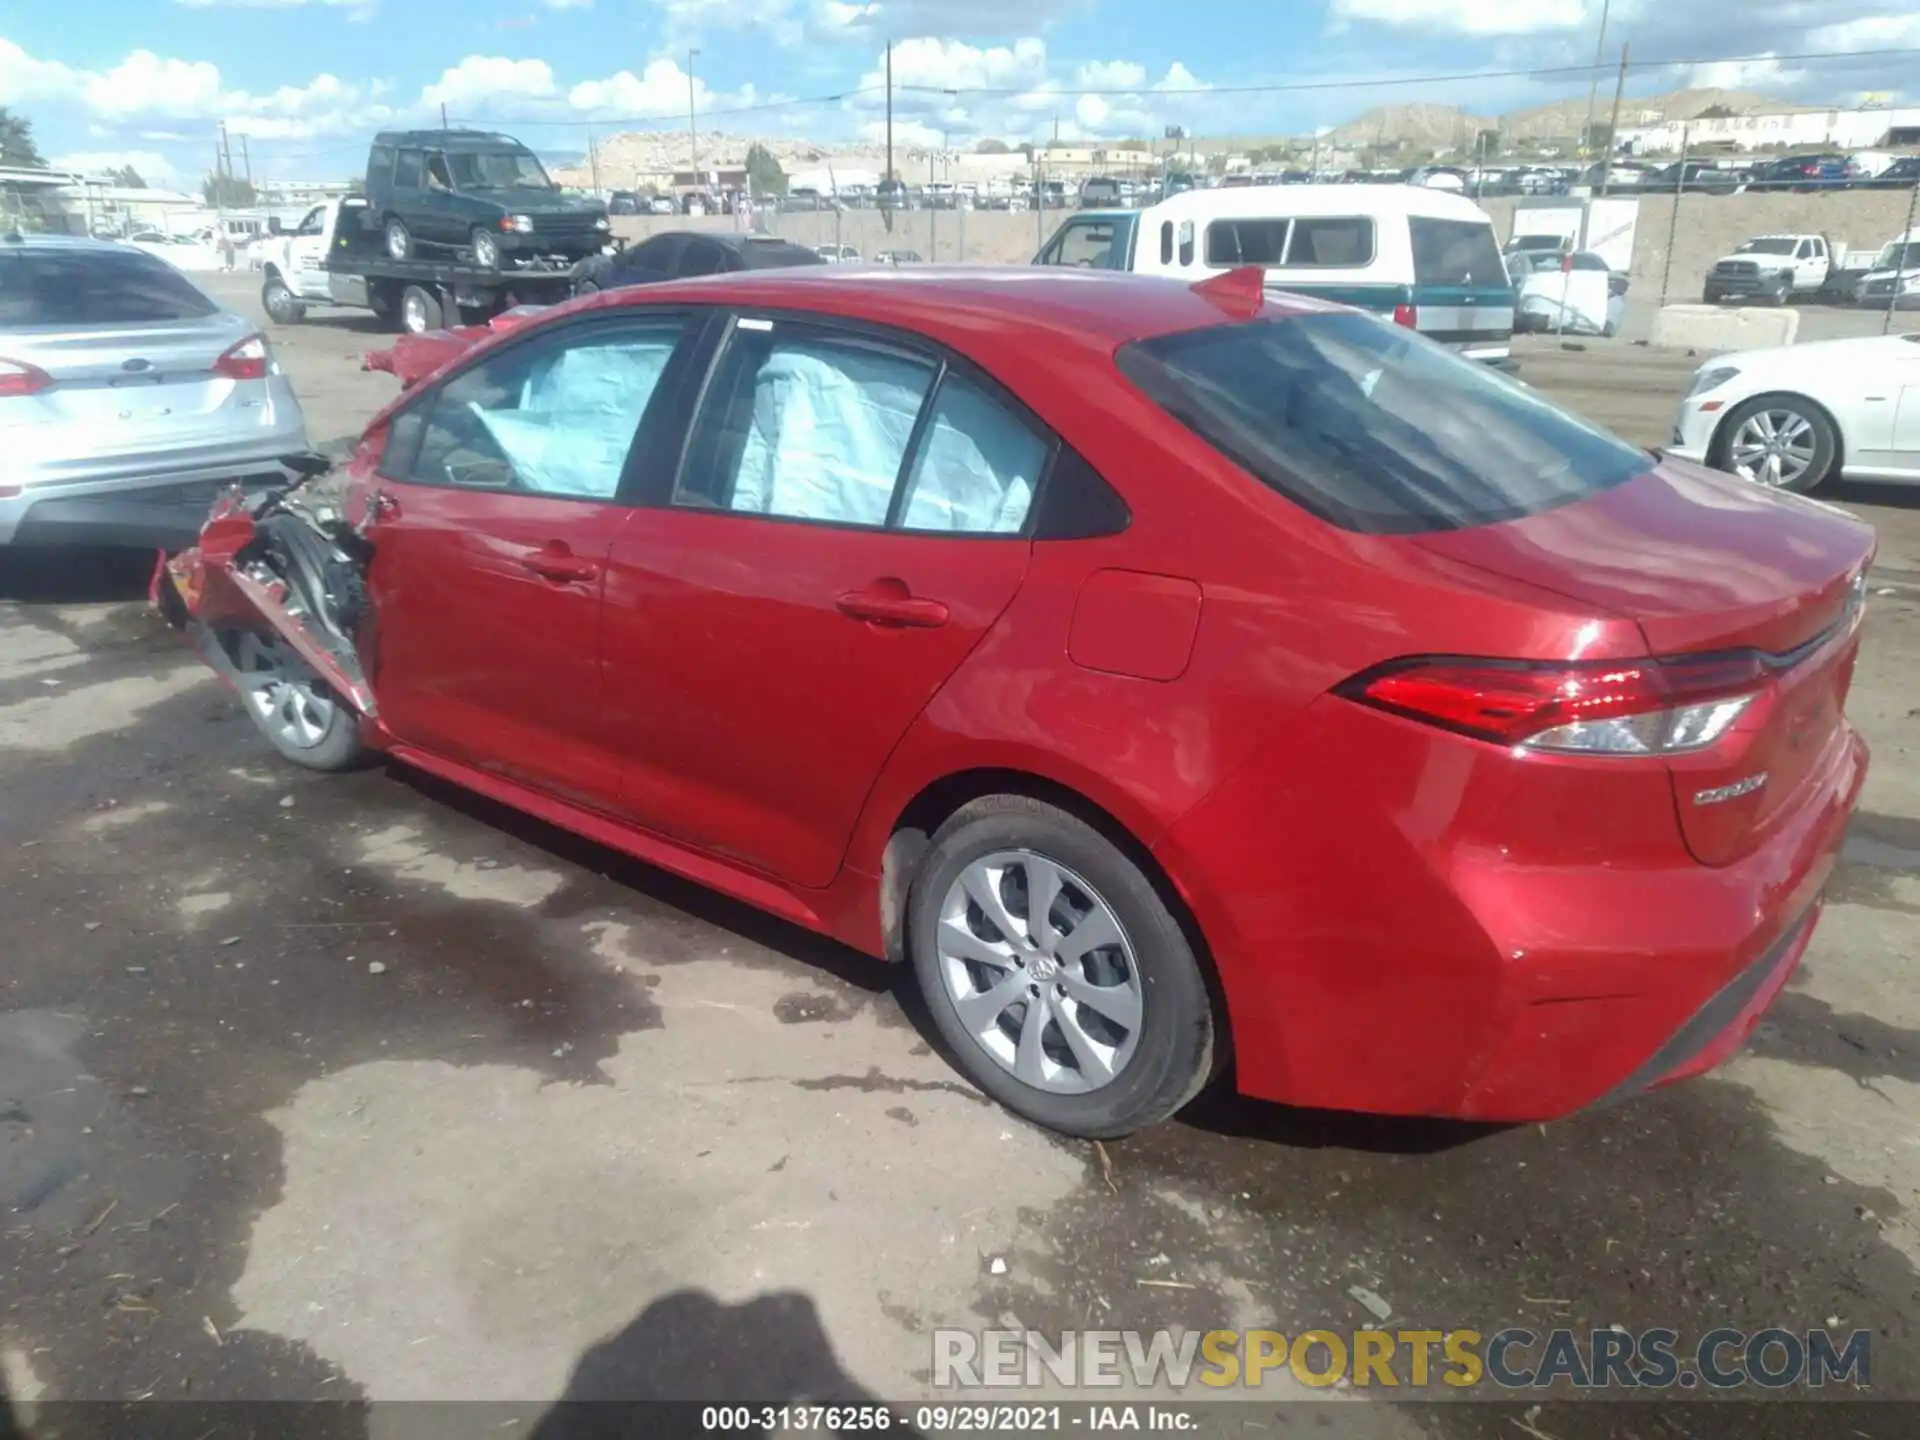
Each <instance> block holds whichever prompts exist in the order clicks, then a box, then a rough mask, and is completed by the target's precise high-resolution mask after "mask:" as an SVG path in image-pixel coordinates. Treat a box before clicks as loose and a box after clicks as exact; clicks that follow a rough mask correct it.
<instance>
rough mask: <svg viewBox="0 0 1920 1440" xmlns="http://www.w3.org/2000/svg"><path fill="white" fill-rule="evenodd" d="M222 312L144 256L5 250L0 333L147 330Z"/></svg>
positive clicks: (0, 257) (0, 264) (0, 269)
mask: <svg viewBox="0 0 1920 1440" xmlns="http://www.w3.org/2000/svg"><path fill="white" fill-rule="evenodd" d="M218 310H219V307H218V306H217V305H215V304H214V303H213V301H211V300H209V299H208V298H207V297H206V296H205V295H203V294H201V293H200V292H199V291H198V290H196V289H195V288H194V287H193V285H192V283H191V282H190V281H188V280H187V279H186V277H185V276H183V275H181V274H180V272H179V271H177V270H175V269H174V268H173V267H172V266H171V265H168V264H167V263H166V262H165V261H163V260H156V259H154V258H153V257H152V256H150V255H143V254H142V253H141V252H140V251H138V250H131V249H129V250H119V249H99V250H93V249H85V250H81V249H75V250H71V251H61V252H56V251H48V250H32V249H25V250H14V251H11V252H8V251H5V250H0V328H10V327H14V326H28V325H141V324H151V323H155V322H159V321H167V320H192V319H197V318H199V317H201V316H204V315H212V314H215V313H216V312H217V311H218Z"/></svg>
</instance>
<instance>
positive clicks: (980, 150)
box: [973, 140, 1013, 155]
mask: <svg viewBox="0 0 1920 1440" xmlns="http://www.w3.org/2000/svg"><path fill="white" fill-rule="evenodd" d="M973 153H974V154H976V155H1011V154H1012V153H1013V147H1012V146H1010V145H1009V144H1007V142H1006V141H1004V140H982V141H981V142H980V143H979V144H978V145H976V146H974V147H973Z"/></svg>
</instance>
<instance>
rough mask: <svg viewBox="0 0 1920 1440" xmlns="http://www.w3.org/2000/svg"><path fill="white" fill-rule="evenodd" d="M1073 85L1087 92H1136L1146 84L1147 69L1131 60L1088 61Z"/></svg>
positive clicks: (1081, 68)
mask: <svg viewBox="0 0 1920 1440" xmlns="http://www.w3.org/2000/svg"><path fill="white" fill-rule="evenodd" d="M1073 83H1074V84H1075V85H1079V86H1082V87H1084V88H1085V89H1088V90H1138V89H1140V88H1141V87H1142V86H1143V85H1145V84H1146V83H1147V67H1146V66H1144V65H1141V64H1137V63H1136V62H1134V61H1132V60H1089V61H1088V62H1087V63H1086V64H1084V65H1082V66H1081V67H1080V68H1079V70H1078V71H1076V72H1075V73H1074V77H1073Z"/></svg>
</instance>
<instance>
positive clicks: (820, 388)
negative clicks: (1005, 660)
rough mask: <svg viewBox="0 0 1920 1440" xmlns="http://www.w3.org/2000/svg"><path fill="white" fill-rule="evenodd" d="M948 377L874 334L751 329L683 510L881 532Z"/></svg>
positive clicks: (724, 370) (699, 440)
mask: <svg viewBox="0 0 1920 1440" xmlns="http://www.w3.org/2000/svg"><path fill="white" fill-rule="evenodd" d="M937 373H938V366H937V365H936V364H935V363H934V362H933V361H932V360H930V359H928V358H926V357H924V356H920V355H914V354H910V353H907V352H905V351H903V350H899V349H896V348H894V347H893V346H890V345H885V344H881V343H878V342H875V341H870V340H868V339H866V338H865V337H863V336H858V335H852V334H845V333H841V332H838V331H834V330H831V329H824V328H820V327H817V326H812V325H807V324H797V323H790V322H785V321H782V322H780V323H779V324H778V325H777V326H776V325H775V324H773V323H772V322H768V321H764V320H742V321H739V322H737V324H736V328H735V330H734V332H733V334H732V335H731V337H729V340H728V343H727V348H726V352H725V354H724V355H723V356H722V357H721V361H720V368H719V370H718V372H717V373H716V374H715V376H714V379H713V381H712V385H711V388H710V390H709V394H708V398H707V400H706V402H705V404H704V406H703V409H702V418H701V420H700V422H699V424H698V425H697V426H696V429H695V434H694V438H693V443H692V444H691V446H689V448H688V452H687V458H686V464H685V468H684V470H683V472H682V474H681V477H680V482H679V484H678V485H677V486H676V487H675V489H674V496H673V503H674V504H676V505H684V506H692V507H697V508H702V509H717V510H733V511H737V512H741V513H745V514H751V515H770V516H779V517H782V518H784V519H789V520H810V521H814V522H816V523H820V524H828V525H849V526H859V527H871V528H876V529H877V528H879V527H880V526H883V525H885V524H886V523H887V515H888V512H889V510H890V508H891V506H892V502H893V493H894V489H895V486H896V485H897V483H898V481H899V478H900V473H901V470H902V469H903V468H904V466H905V463H906V460H907V456H908V453H909V451H910V450H911V449H912V448H913V442H914V435H915V430H916V422H917V421H918V419H919V415H920V410H921V406H922V405H923V404H924V402H925V401H926V398H927V393H928V391H930V390H931V389H932V388H933V381H934V377H935V375H936V374H937Z"/></svg>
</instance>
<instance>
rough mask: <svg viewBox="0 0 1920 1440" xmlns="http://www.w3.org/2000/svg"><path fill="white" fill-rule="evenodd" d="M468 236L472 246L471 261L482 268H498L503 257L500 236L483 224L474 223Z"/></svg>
mask: <svg viewBox="0 0 1920 1440" xmlns="http://www.w3.org/2000/svg"><path fill="white" fill-rule="evenodd" d="M468 238H469V240H470V241H471V244H472V248H473V263H474V264H476V265H478V266H479V267H480V268H481V269H482V270H498V269H499V268H500V263H501V260H502V258H503V257H502V253H501V250H500V237H499V236H498V235H496V234H494V233H493V232H492V231H491V230H489V229H487V228H486V227H485V226H484V225H476V226H474V227H473V234H472V235H471V236H469V237H468Z"/></svg>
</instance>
